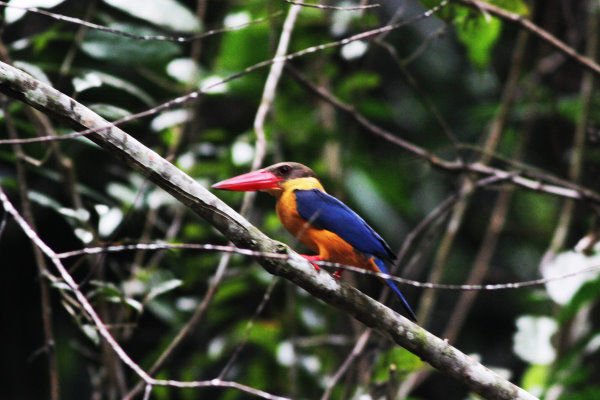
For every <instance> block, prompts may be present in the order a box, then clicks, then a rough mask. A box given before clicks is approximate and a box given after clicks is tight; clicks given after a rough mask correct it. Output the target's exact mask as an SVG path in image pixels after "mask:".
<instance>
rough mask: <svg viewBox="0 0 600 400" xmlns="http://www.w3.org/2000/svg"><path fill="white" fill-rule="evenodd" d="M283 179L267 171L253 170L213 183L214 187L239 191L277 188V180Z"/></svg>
mask: <svg viewBox="0 0 600 400" xmlns="http://www.w3.org/2000/svg"><path fill="white" fill-rule="evenodd" d="M282 180H283V179H282V178H280V177H278V176H276V175H275V174H273V173H271V172H268V171H263V170H259V171H254V172H248V173H247V174H243V175H238V176H234V177H233V178H229V179H226V180H224V181H221V182H218V183H215V184H214V185H212V187H213V188H214V189H222V190H236V191H239V192H254V191H257V190H267V189H279V182H281V181H282Z"/></svg>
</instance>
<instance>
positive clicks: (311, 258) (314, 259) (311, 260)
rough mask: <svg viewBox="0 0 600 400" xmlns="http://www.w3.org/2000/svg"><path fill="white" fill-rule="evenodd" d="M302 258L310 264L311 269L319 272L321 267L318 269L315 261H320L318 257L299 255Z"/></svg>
mask: <svg viewBox="0 0 600 400" xmlns="http://www.w3.org/2000/svg"><path fill="white" fill-rule="evenodd" d="M300 255H301V256H302V257H304V258H305V259H306V260H308V262H309V263H311V264H312V266H313V267H315V270H316V271H317V272H319V271H320V270H321V267H319V266H318V265H317V264H316V263H315V261H321V257H319V256H309V255H307V254H300Z"/></svg>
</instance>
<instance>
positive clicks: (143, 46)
mask: <svg viewBox="0 0 600 400" xmlns="http://www.w3.org/2000/svg"><path fill="white" fill-rule="evenodd" d="M109 27H110V28H113V29H118V30H121V31H125V32H129V33H133V34H136V35H153V34H155V32H154V31H153V30H151V29H148V28H144V27H140V26H139V25H132V24H121V23H114V24H110V25H109ZM81 49H82V50H83V52H84V53H85V54H87V55H88V56H90V57H92V58H96V59H98V60H102V61H108V62H112V63H115V64H122V65H127V66H137V65H145V64H150V65H156V64H161V63H165V62H167V61H168V60H170V59H172V58H173V57H175V56H177V55H178V54H179V53H180V49H179V47H178V46H177V45H176V44H174V43H171V42H161V41H156V40H152V41H141V40H135V39H130V38H126V37H123V36H119V35H114V34H112V33H108V32H100V31H91V32H88V34H87V35H86V37H85V40H84V41H83V43H82V45H81Z"/></svg>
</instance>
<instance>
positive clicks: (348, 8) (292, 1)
mask: <svg viewBox="0 0 600 400" xmlns="http://www.w3.org/2000/svg"><path fill="white" fill-rule="evenodd" d="M283 1H285V2H286V3H289V4H295V5H298V6H302V7H311V8H318V9H321V10H339V11H356V10H366V9H369V8H375V7H380V6H381V4H379V3H375V4H366V5H364V6H361V5H358V6H330V5H326V4H312V3H304V2H302V1H295V0H283Z"/></svg>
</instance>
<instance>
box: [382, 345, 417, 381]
mask: <svg viewBox="0 0 600 400" xmlns="http://www.w3.org/2000/svg"><path fill="white" fill-rule="evenodd" d="M422 366H423V361H421V360H420V359H419V357H417V356H416V355H414V354H412V353H410V352H409V351H407V350H406V349H403V348H401V347H394V348H392V349H390V350H388V351H387V352H384V353H381V355H380V356H379V357H378V359H377V361H376V363H375V369H374V371H375V372H374V380H375V381H376V382H387V381H388V380H389V379H390V370H392V369H393V370H395V371H396V373H397V374H400V376H404V375H407V374H409V373H411V372H415V371H417V370H418V369H420V368H421V367H422Z"/></svg>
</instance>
